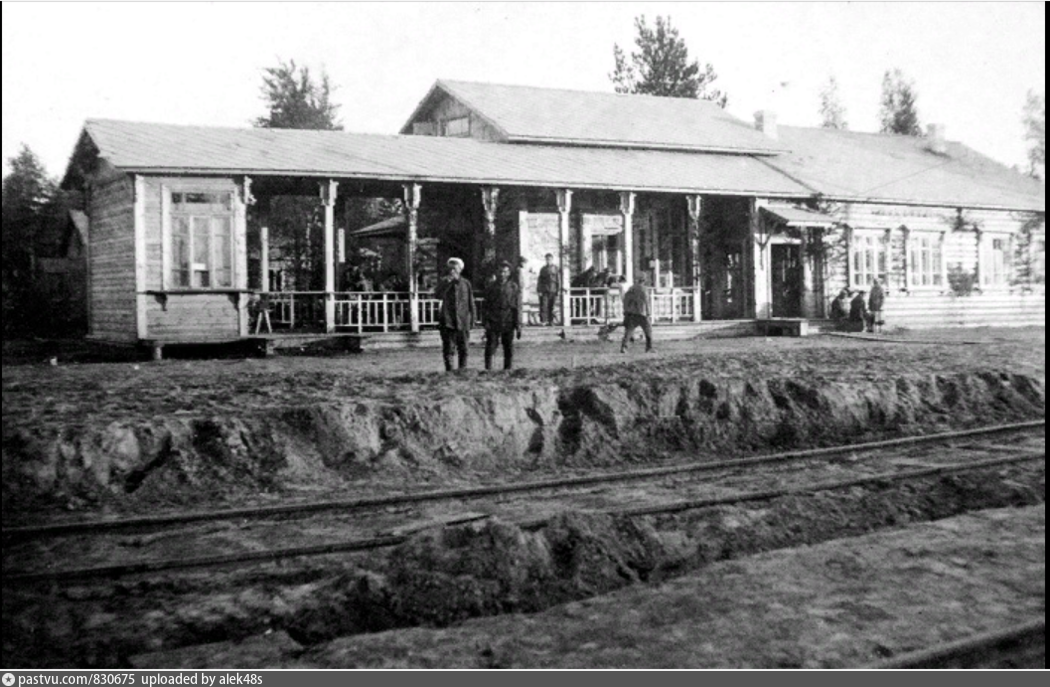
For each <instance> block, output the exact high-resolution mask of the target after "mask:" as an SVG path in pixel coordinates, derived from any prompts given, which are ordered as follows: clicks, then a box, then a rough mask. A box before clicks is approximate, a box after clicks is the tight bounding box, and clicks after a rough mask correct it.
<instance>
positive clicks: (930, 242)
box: [908, 234, 944, 287]
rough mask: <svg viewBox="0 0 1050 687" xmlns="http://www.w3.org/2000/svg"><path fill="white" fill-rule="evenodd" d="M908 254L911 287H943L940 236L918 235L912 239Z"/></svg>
mask: <svg viewBox="0 0 1050 687" xmlns="http://www.w3.org/2000/svg"><path fill="white" fill-rule="evenodd" d="M909 243H910V250H909V253H908V267H909V273H910V277H909V279H910V281H911V283H910V284H909V286H912V287H921V286H943V285H944V269H943V263H942V261H943V259H944V257H943V255H942V254H941V252H942V249H941V237H940V235H939V234H917V235H915V236H912V237H911V241H910V242H909Z"/></svg>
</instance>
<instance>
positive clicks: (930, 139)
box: [926, 124, 948, 155]
mask: <svg viewBox="0 0 1050 687" xmlns="http://www.w3.org/2000/svg"><path fill="white" fill-rule="evenodd" d="M926 147H927V148H929V149H930V152H932V153H937V154H938V155H947V154H948V144H947V142H945V140H944V125H943V124H927V125H926Z"/></svg>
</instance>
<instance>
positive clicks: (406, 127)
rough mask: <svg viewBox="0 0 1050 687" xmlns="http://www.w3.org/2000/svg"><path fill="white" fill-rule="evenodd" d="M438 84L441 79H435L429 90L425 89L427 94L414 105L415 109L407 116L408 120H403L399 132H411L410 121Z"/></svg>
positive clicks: (420, 110)
mask: <svg viewBox="0 0 1050 687" xmlns="http://www.w3.org/2000/svg"><path fill="white" fill-rule="evenodd" d="M439 86H441V81H440V80H438V81H435V82H434V84H433V85H432V86H431V87H430V90H428V91H427V94H426V95H424V96H423V99H422V100H420V101H419V104H417V105H416V109H414V110H412V114H411V115H410V116H409V118H408V120H406V121H405V124H404V126H402V127H401V131H400V132H399V133H401V134H411V133H412V122H414V121H415V119H416V117H418V116H419V113H420V112H422V110H423V107H424V106H425V105H426V104H427V102H428V101H429V100H430V96H432V95H434V91H436V90H438V87H439Z"/></svg>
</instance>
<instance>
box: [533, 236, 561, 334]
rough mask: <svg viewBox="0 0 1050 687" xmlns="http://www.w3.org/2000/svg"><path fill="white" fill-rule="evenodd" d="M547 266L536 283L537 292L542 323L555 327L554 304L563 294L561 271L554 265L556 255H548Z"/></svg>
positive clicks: (541, 270) (543, 268) (542, 268)
mask: <svg viewBox="0 0 1050 687" xmlns="http://www.w3.org/2000/svg"><path fill="white" fill-rule="evenodd" d="M545 259H546V260H547V264H545V265H544V266H543V267H541V268H540V276H539V279H538V280H537V282H536V291H537V292H538V293H539V296H540V322H542V323H543V324H545V325H547V326H548V327H552V326H554V304H555V303H557V302H558V294H559V293H561V270H560V269H559V268H558V266H557V265H556V264H554V255H552V254H551V253H547V255H546V258H545Z"/></svg>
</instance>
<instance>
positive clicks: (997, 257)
mask: <svg viewBox="0 0 1050 687" xmlns="http://www.w3.org/2000/svg"><path fill="white" fill-rule="evenodd" d="M1009 250H1010V243H1009V240H1008V239H1007V238H1006V237H1002V236H994V237H992V238H991V239H990V240H988V249H987V254H986V260H985V264H984V266H983V276H984V283H985V284H986V285H988V286H1004V285H1005V284H1006V283H1007V281H1008V279H1009V274H1008V273H1007V268H1008V266H1009V264H1010V258H1009Z"/></svg>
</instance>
